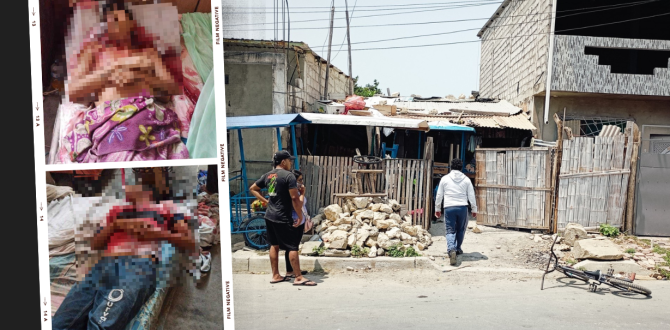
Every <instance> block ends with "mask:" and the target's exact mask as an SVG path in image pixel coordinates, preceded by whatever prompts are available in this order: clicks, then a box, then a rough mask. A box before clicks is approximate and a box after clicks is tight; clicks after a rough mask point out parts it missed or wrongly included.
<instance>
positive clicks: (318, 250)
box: [312, 246, 326, 256]
mask: <svg viewBox="0 0 670 330" xmlns="http://www.w3.org/2000/svg"><path fill="white" fill-rule="evenodd" d="M312 252H316V255H319V256H322V255H323V254H324V252H326V247H325V246H319V247H316V246H315V247H314V248H313V249H312Z"/></svg>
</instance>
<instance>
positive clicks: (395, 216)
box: [389, 213, 403, 223]
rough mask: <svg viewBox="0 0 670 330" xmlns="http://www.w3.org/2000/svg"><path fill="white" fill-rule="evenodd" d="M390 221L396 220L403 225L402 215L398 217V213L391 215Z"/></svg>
mask: <svg viewBox="0 0 670 330" xmlns="http://www.w3.org/2000/svg"><path fill="white" fill-rule="evenodd" d="M389 219H391V220H395V221H397V222H398V223H403V221H402V218H400V215H398V214H397V213H391V214H390V215H389Z"/></svg>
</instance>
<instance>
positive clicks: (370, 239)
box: [365, 237, 377, 247]
mask: <svg viewBox="0 0 670 330" xmlns="http://www.w3.org/2000/svg"><path fill="white" fill-rule="evenodd" d="M365 246H369V247H377V239H376V238H375V237H368V239H367V240H366V241H365Z"/></svg>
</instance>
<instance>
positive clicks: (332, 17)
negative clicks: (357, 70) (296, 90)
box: [322, 5, 335, 100]
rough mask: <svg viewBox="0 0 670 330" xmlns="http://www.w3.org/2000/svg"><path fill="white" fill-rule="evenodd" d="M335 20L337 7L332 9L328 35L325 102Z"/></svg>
mask: <svg viewBox="0 0 670 330" xmlns="http://www.w3.org/2000/svg"><path fill="white" fill-rule="evenodd" d="M334 19H335V6H334V5H333V6H332V7H331V8H330V32H329V34H328V61H327V63H326V86H325V87H324V91H323V98H322V99H324V100H326V99H328V78H330V47H331V46H332V45H333V20H334Z"/></svg>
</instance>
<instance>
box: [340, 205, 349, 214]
mask: <svg viewBox="0 0 670 330" xmlns="http://www.w3.org/2000/svg"><path fill="white" fill-rule="evenodd" d="M342 212H344V213H351V210H350V209H349V205H346V204H345V205H344V206H343V207H342Z"/></svg>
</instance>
